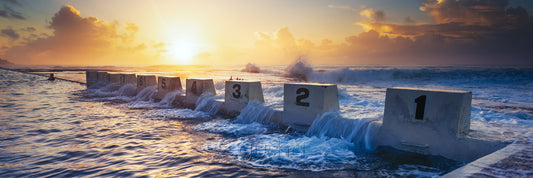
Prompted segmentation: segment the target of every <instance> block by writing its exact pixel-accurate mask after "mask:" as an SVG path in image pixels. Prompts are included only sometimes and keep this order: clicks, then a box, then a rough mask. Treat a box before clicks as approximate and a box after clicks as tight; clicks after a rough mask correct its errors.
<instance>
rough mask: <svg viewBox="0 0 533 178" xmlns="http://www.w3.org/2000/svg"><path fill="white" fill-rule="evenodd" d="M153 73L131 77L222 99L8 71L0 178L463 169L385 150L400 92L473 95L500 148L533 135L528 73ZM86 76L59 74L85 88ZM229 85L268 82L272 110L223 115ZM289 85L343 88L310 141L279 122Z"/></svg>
mask: <svg viewBox="0 0 533 178" xmlns="http://www.w3.org/2000/svg"><path fill="white" fill-rule="evenodd" d="M147 68H149V67H147ZM147 68H127V69H128V70H130V71H139V72H138V73H147V74H164V75H177V76H187V77H188V78H213V79H214V81H215V88H216V89H217V90H216V92H217V93H216V95H204V96H201V97H200V98H199V100H198V101H197V105H199V106H200V107H198V108H196V109H194V110H193V109H188V108H184V107H182V106H179V105H177V104H173V103H172V101H170V100H171V98H175V96H177V95H180V94H183V92H182V91H177V92H171V93H169V94H167V96H165V98H164V99H162V100H161V101H157V100H155V99H154V95H155V92H156V87H147V88H146V89H144V90H143V91H141V92H139V93H138V94H132V91H135V86H134V85H125V86H122V87H119V86H118V85H117V84H108V85H106V86H101V87H96V88H92V89H86V87H85V86H83V85H80V84H76V83H71V82H66V81H60V80H56V81H48V80H46V77H42V76H37V75H32V74H25V73H19V72H13V71H7V70H1V69H0V92H1V97H0V101H1V102H0V112H1V113H2V114H1V115H0V129H1V132H2V134H0V149H1V150H2V151H0V175H1V176H2V177H6V176H7V177H21V176H26V177H37V176H64V177H72V176H125V177H134V176H139V177H142V176H150V177H151V176H170V177H174V176H287V175H289V176H324V177H329V176H365V177H382V176H415V177H432V176H438V175H442V174H445V173H446V172H449V171H451V170H453V169H455V168H457V167H459V166H461V165H463V164H464V163H460V162H455V161H452V160H448V159H445V158H442V157H436V156H422V155H417V154H412V153H406V152H400V151H397V150H384V149H378V148H377V147H376V146H377V145H375V144H374V143H373V137H374V135H375V134H376V131H377V130H378V129H379V126H380V123H381V120H382V116H383V110H384V102H385V90H386V88H387V87H396V86H403V87H420V88H435V89H452V90H465V91H472V92H473V100H472V126H471V128H472V129H474V130H476V131H479V132H481V133H483V134H484V135H487V136H491V137H497V138H499V139H503V140H510V141H518V140H519V141H526V142H531V140H532V138H533V136H532V133H531V131H530V130H531V127H532V126H533V102H532V100H533V71H532V70H531V69H524V68H501V67H500V68H496V67H453V66H437V67H435V66H348V67H346V66H313V67H311V66H310V65H308V64H305V63H295V64H294V65H292V66H263V67H261V66H254V65H248V66H246V67H245V66H229V67H228V66H225V67H220V68H216V67H204V68H199V69H193V70H190V71H187V70H181V69H180V70H179V71H173V70H172V69H168V68H167V69H164V70H163V69H162V70H161V71H158V70H153V69H152V68H149V69H150V70H153V71H156V72H151V71H150V70H146V69H147ZM117 69H119V68H117ZM120 69H124V68H120ZM83 73H84V72H75V71H74V72H72V71H71V72H64V73H60V74H58V76H62V75H63V76H65V77H70V79H77V80H79V81H83V80H84V76H83V75H80V74H83ZM230 77H232V78H236V77H238V78H242V79H245V80H257V81H261V82H262V86H263V93H264V95H265V103H258V102H252V103H250V104H249V105H248V106H247V107H246V108H244V109H243V111H242V112H241V114H240V115H239V116H237V117H236V118H227V117H225V116H220V115H217V114H216V112H217V111H218V109H219V108H220V106H218V105H217V102H213V101H214V100H220V99H223V97H224V83H223V81H225V80H228V79H229V78H230ZM182 79H183V80H184V79H185V77H182ZM289 82H320V83H334V84H338V86H339V87H338V88H339V101H340V108H341V109H340V111H332V112H327V113H324V114H322V115H321V116H319V117H318V118H317V119H316V120H315V122H314V123H313V125H312V126H311V127H310V128H309V130H308V131H307V132H306V133H300V132H296V131H294V130H291V129H287V128H282V127H279V126H278V125H276V124H274V123H272V122H270V121H269V120H268V118H270V117H271V116H272V114H273V113H274V112H275V111H276V110H277V111H280V110H282V108H283V83H289Z"/></svg>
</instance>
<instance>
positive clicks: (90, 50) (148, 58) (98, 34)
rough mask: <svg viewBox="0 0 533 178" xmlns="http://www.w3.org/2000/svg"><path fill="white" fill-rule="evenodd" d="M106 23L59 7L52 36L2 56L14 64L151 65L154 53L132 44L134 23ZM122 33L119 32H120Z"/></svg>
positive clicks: (37, 39)
mask: <svg viewBox="0 0 533 178" xmlns="http://www.w3.org/2000/svg"><path fill="white" fill-rule="evenodd" d="M122 26H123V25H122V24H120V23H118V22H116V21H115V22H106V21H102V20H99V19H97V18H96V17H92V16H90V17H82V16H81V15H80V12H79V11H78V10H76V9H75V8H74V7H72V6H69V5H67V6H64V7H62V8H61V9H60V10H59V11H58V12H57V13H56V14H55V15H54V17H52V19H51V22H50V24H49V28H51V29H52V30H53V34H52V35H50V36H47V37H42V38H36V39H35V38H33V39H32V38H28V41H26V42H24V43H23V44H22V45H18V46H13V47H10V48H9V49H8V50H7V51H6V52H5V53H4V54H3V55H2V56H3V57H4V58H7V59H9V60H10V61H13V62H15V63H17V64H42V65H124V64H129V65H131V64H154V63H160V61H158V60H157V53H154V52H150V50H149V49H148V47H147V46H146V45H145V44H135V43H134V41H135V34H136V33H137V31H138V27H137V26H136V25H135V24H134V23H125V25H124V26H125V27H122ZM121 30H122V31H125V32H124V33H120V32H119V31H121Z"/></svg>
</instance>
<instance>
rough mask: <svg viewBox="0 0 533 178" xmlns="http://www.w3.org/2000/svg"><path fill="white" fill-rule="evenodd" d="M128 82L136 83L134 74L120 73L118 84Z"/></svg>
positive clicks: (121, 84) (122, 84)
mask: <svg viewBox="0 0 533 178" xmlns="http://www.w3.org/2000/svg"><path fill="white" fill-rule="evenodd" d="M128 83H137V75H136V74H120V86H124V85H126V84H128Z"/></svg>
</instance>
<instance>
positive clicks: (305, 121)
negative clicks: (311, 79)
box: [281, 84, 339, 131]
mask: <svg viewBox="0 0 533 178" xmlns="http://www.w3.org/2000/svg"><path fill="white" fill-rule="evenodd" d="M283 91H284V94H283V95H284V96H283V113H282V121H281V122H282V124H284V125H289V126H291V127H292V128H294V129H296V130H301V131H305V130H307V128H309V126H311V124H312V123H313V121H314V120H315V118H316V117H317V115H319V114H322V113H324V112H327V111H330V110H339V94H338V91H337V85H333V84H285V85H284V89H283Z"/></svg>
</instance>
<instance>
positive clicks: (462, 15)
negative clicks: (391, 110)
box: [356, 0, 533, 65]
mask: <svg viewBox="0 0 533 178" xmlns="http://www.w3.org/2000/svg"><path fill="white" fill-rule="evenodd" d="M420 10H421V11H423V12H426V13H427V15H428V16H429V17H431V18H432V19H433V21H434V23H419V24H414V21H412V20H411V19H410V18H409V17H408V18H406V20H405V23H406V24H399V23H387V22H383V21H376V20H372V19H369V20H366V21H362V22H357V23H356V24H358V25H361V26H362V27H363V28H364V29H365V30H366V31H368V32H371V31H374V32H377V33H378V34H379V36H387V37H388V38H389V40H388V41H389V42H388V43H384V44H382V45H383V46H387V47H386V48H383V49H387V50H382V51H381V52H377V53H375V54H378V53H380V54H381V57H387V53H390V56H391V57H396V58H398V57H401V56H405V58H406V59H405V60H406V61H414V60H412V59H411V60H409V59H407V58H408V57H409V56H412V58H413V59H414V58H416V57H425V58H427V59H433V60H432V61H433V62H434V63H456V64H460V63H476V64H482V63H486V64H505V63H508V64H529V65H533V61H531V60H530V59H531V58H533V55H532V52H530V50H529V49H527V48H528V47H529V46H533V36H532V35H533V16H530V15H528V13H527V11H526V10H525V9H524V8H522V7H508V1H507V0H485V1H478V0H462V1H456V0H438V1H434V0H426V1H424V2H423V6H422V7H420ZM361 15H362V16H365V17H371V16H372V14H371V12H364V13H363V11H362V13H361ZM374 36H375V34H374ZM398 38H404V39H407V40H409V41H411V42H409V45H410V47H409V48H405V49H402V50H401V51H397V50H396V49H401V48H396V47H394V45H392V46H391V44H393V43H392V42H391V40H394V39H398ZM374 40H376V41H380V40H381V41H383V39H378V38H375V39H374ZM385 41H387V40H385ZM369 50H370V49H369ZM395 50H396V51H395ZM356 51H357V50H356ZM374 51H375V50H374ZM373 57H377V55H374V56H373ZM437 59H439V60H437ZM419 62H420V61H419Z"/></svg>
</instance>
